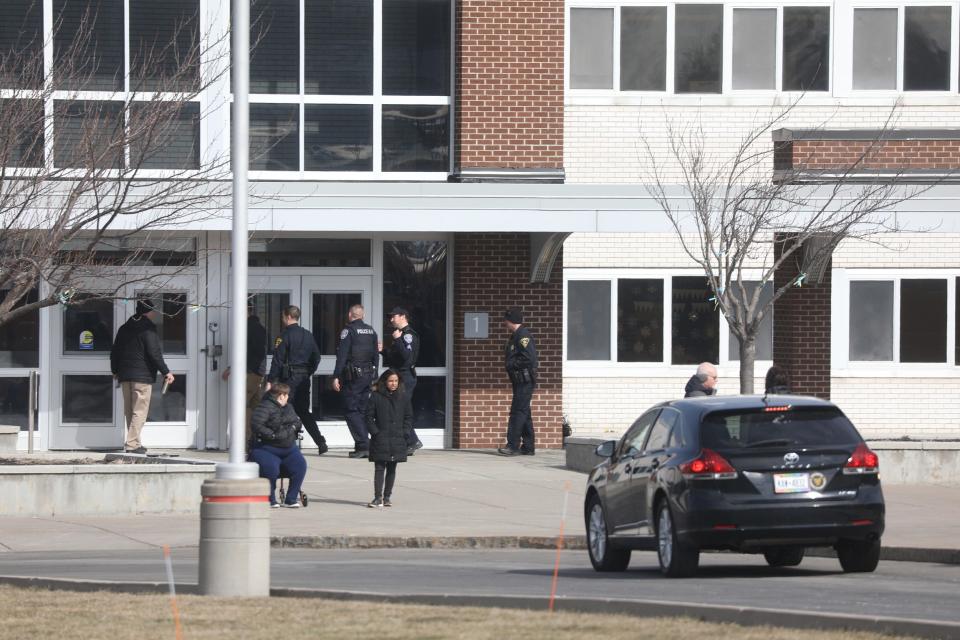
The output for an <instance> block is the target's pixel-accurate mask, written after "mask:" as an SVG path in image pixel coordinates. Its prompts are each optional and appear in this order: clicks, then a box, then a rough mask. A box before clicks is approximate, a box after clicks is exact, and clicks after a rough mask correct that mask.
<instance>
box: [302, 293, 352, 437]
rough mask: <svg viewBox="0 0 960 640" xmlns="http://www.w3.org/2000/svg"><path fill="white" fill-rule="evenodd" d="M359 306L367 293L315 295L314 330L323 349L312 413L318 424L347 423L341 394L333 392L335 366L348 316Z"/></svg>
mask: <svg viewBox="0 0 960 640" xmlns="http://www.w3.org/2000/svg"><path fill="white" fill-rule="evenodd" d="M355 304H363V294H362V293H361V292H360V291H353V292H329V293H325V292H320V293H316V292H314V293H312V294H311V306H310V331H311V333H313V337H314V338H315V339H316V341H317V346H318V347H319V348H320V357H321V360H320V366H319V367H318V368H317V374H316V375H315V376H314V377H313V403H312V404H311V405H310V406H311V411H312V412H313V416H314V418H315V419H316V420H317V422H322V421H328V422H329V421H343V420H344V419H345V418H344V405H343V397H342V396H341V394H339V393H337V392H336V391H334V390H333V367H334V365H335V363H336V359H337V342H338V341H339V337H340V332H341V331H342V330H343V327H344V326H345V325H346V324H347V313H348V312H349V310H350V307H352V306H353V305H355Z"/></svg>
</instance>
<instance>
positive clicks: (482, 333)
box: [463, 313, 490, 338]
mask: <svg viewBox="0 0 960 640" xmlns="http://www.w3.org/2000/svg"><path fill="white" fill-rule="evenodd" d="M489 319H490V315H489V314H487V313H465V314H463V337H464V338H488V337H490V332H489V329H488V326H489Z"/></svg>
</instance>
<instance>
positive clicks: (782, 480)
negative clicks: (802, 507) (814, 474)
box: [773, 473, 810, 493]
mask: <svg viewBox="0 0 960 640" xmlns="http://www.w3.org/2000/svg"><path fill="white" fill-rule="evenodd" d="M773 491H774V493H805V492H807V491H810V474H808V473H775V474H773Z"/></svg>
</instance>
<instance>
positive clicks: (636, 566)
mask: <svg viewBox="0 0 960 640" xmlns="http://www.w3.org/2000/svg"><path fill="white" fill-rule="evenodd" d="M555 557H556V554H555V552H552V551H532V550H502V551H500V550H497V551H441V550H417V549H409V550H408V549H376V550H293V549H283V550H277V549H275V550H273V555H272V584H273V586H274V587H289V588H306V589H322V590H331V591H350V592H367V593H382V594H389V595H399V594H432V595H465V596H528V597H544V596H547V595H549V592H550V583H551V576H552V570H553V563H554V559H555ZM173 562H174V574H175V576H176V580H177V582H178V583H179V584H181V585H186V584H195V583H196V581H197V549H196V548H179V549H174V550H173ZM560 567H561V568H560V579H559V583H558V590H557V592H558V596H559V597H561V598H562V597H567V598H598V599H617V600H644V601H658V602H684V603H703V604H710V605H728V606H734V607H749V608H761V609H781V610H789V611H808V612H819V613H836V614H843V615H849V614H855V615H860V616H877V617H894V618H901V619H907V620H931V621H939V622H953V623H960V566H956V565H939V564H930V563H911V562H881V564H880V567H879V568H878V570H877V571H876V572H875V573H872V574H844V573H842V572H841V571H840V568H839V565H838V563H837V561H836V560H834V559H830V558H806V559H805V560H804V561H803V564H802V565H800V566H799V567H796V568H787V569H771V568H769V567H767V566H766V563H765V562H764V561H763V558H762V557H760V556H744V555H734V554H703V555H702V556H701V570H700V572H699V574H698V575H697V577H695V578H692V579H686V580H669V579H665V578H662V577H660V575H659V572H658V569H657V564H656V556H655V555H654V554H653V553H648V552H636V553H635V554H634V560H633V562H632V564H631V567H630V569H629V570H628V571H626V572H624V573H620V574H599V573H596V572H594V571H593V569H592V568H591V567H590V564H589V560H588V559H587V556H586V553H585V552H572V551H571V552H564V553H563V554H562V556H561V561H560ZM0 576H25V577H46V578H66V579H76V580H108V581H119V582H165V580H166V575H165V572H164V566H163V559H162V555H161V553H160V552H159V551H157V552H143V551H117V552H109V551H87V552H57V553H50V552H47V553H3V554H0Z"/></svg>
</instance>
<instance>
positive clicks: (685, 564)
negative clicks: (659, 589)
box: [657, 500, 700, 578]
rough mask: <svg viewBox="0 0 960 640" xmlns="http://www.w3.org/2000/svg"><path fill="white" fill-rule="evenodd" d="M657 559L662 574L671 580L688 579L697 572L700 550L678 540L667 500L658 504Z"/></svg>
mask: <svg viewBox="0 0 960 640" xmlns="http://www.w3.org/2000/svg"><path fill="white" fill-rule="evenodd" d="M657 559H658V560H659V561H660V572H661V573H662V574H663V575H665V576H667V577H669V578H686V577H689V576H692V575H693V574H695V573H696V572H697V565H698V564H700V550H699V549H697V548H696V547H688V546H685V545H683V544H681V543H680V541H679V540H678V539H677V530H676V527H675V526H674V522H673V514H671V513H670V506H669V505H668V504H667V501H666V500H662V501H661V502H659V503H658V504H657Z"/></svg>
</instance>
